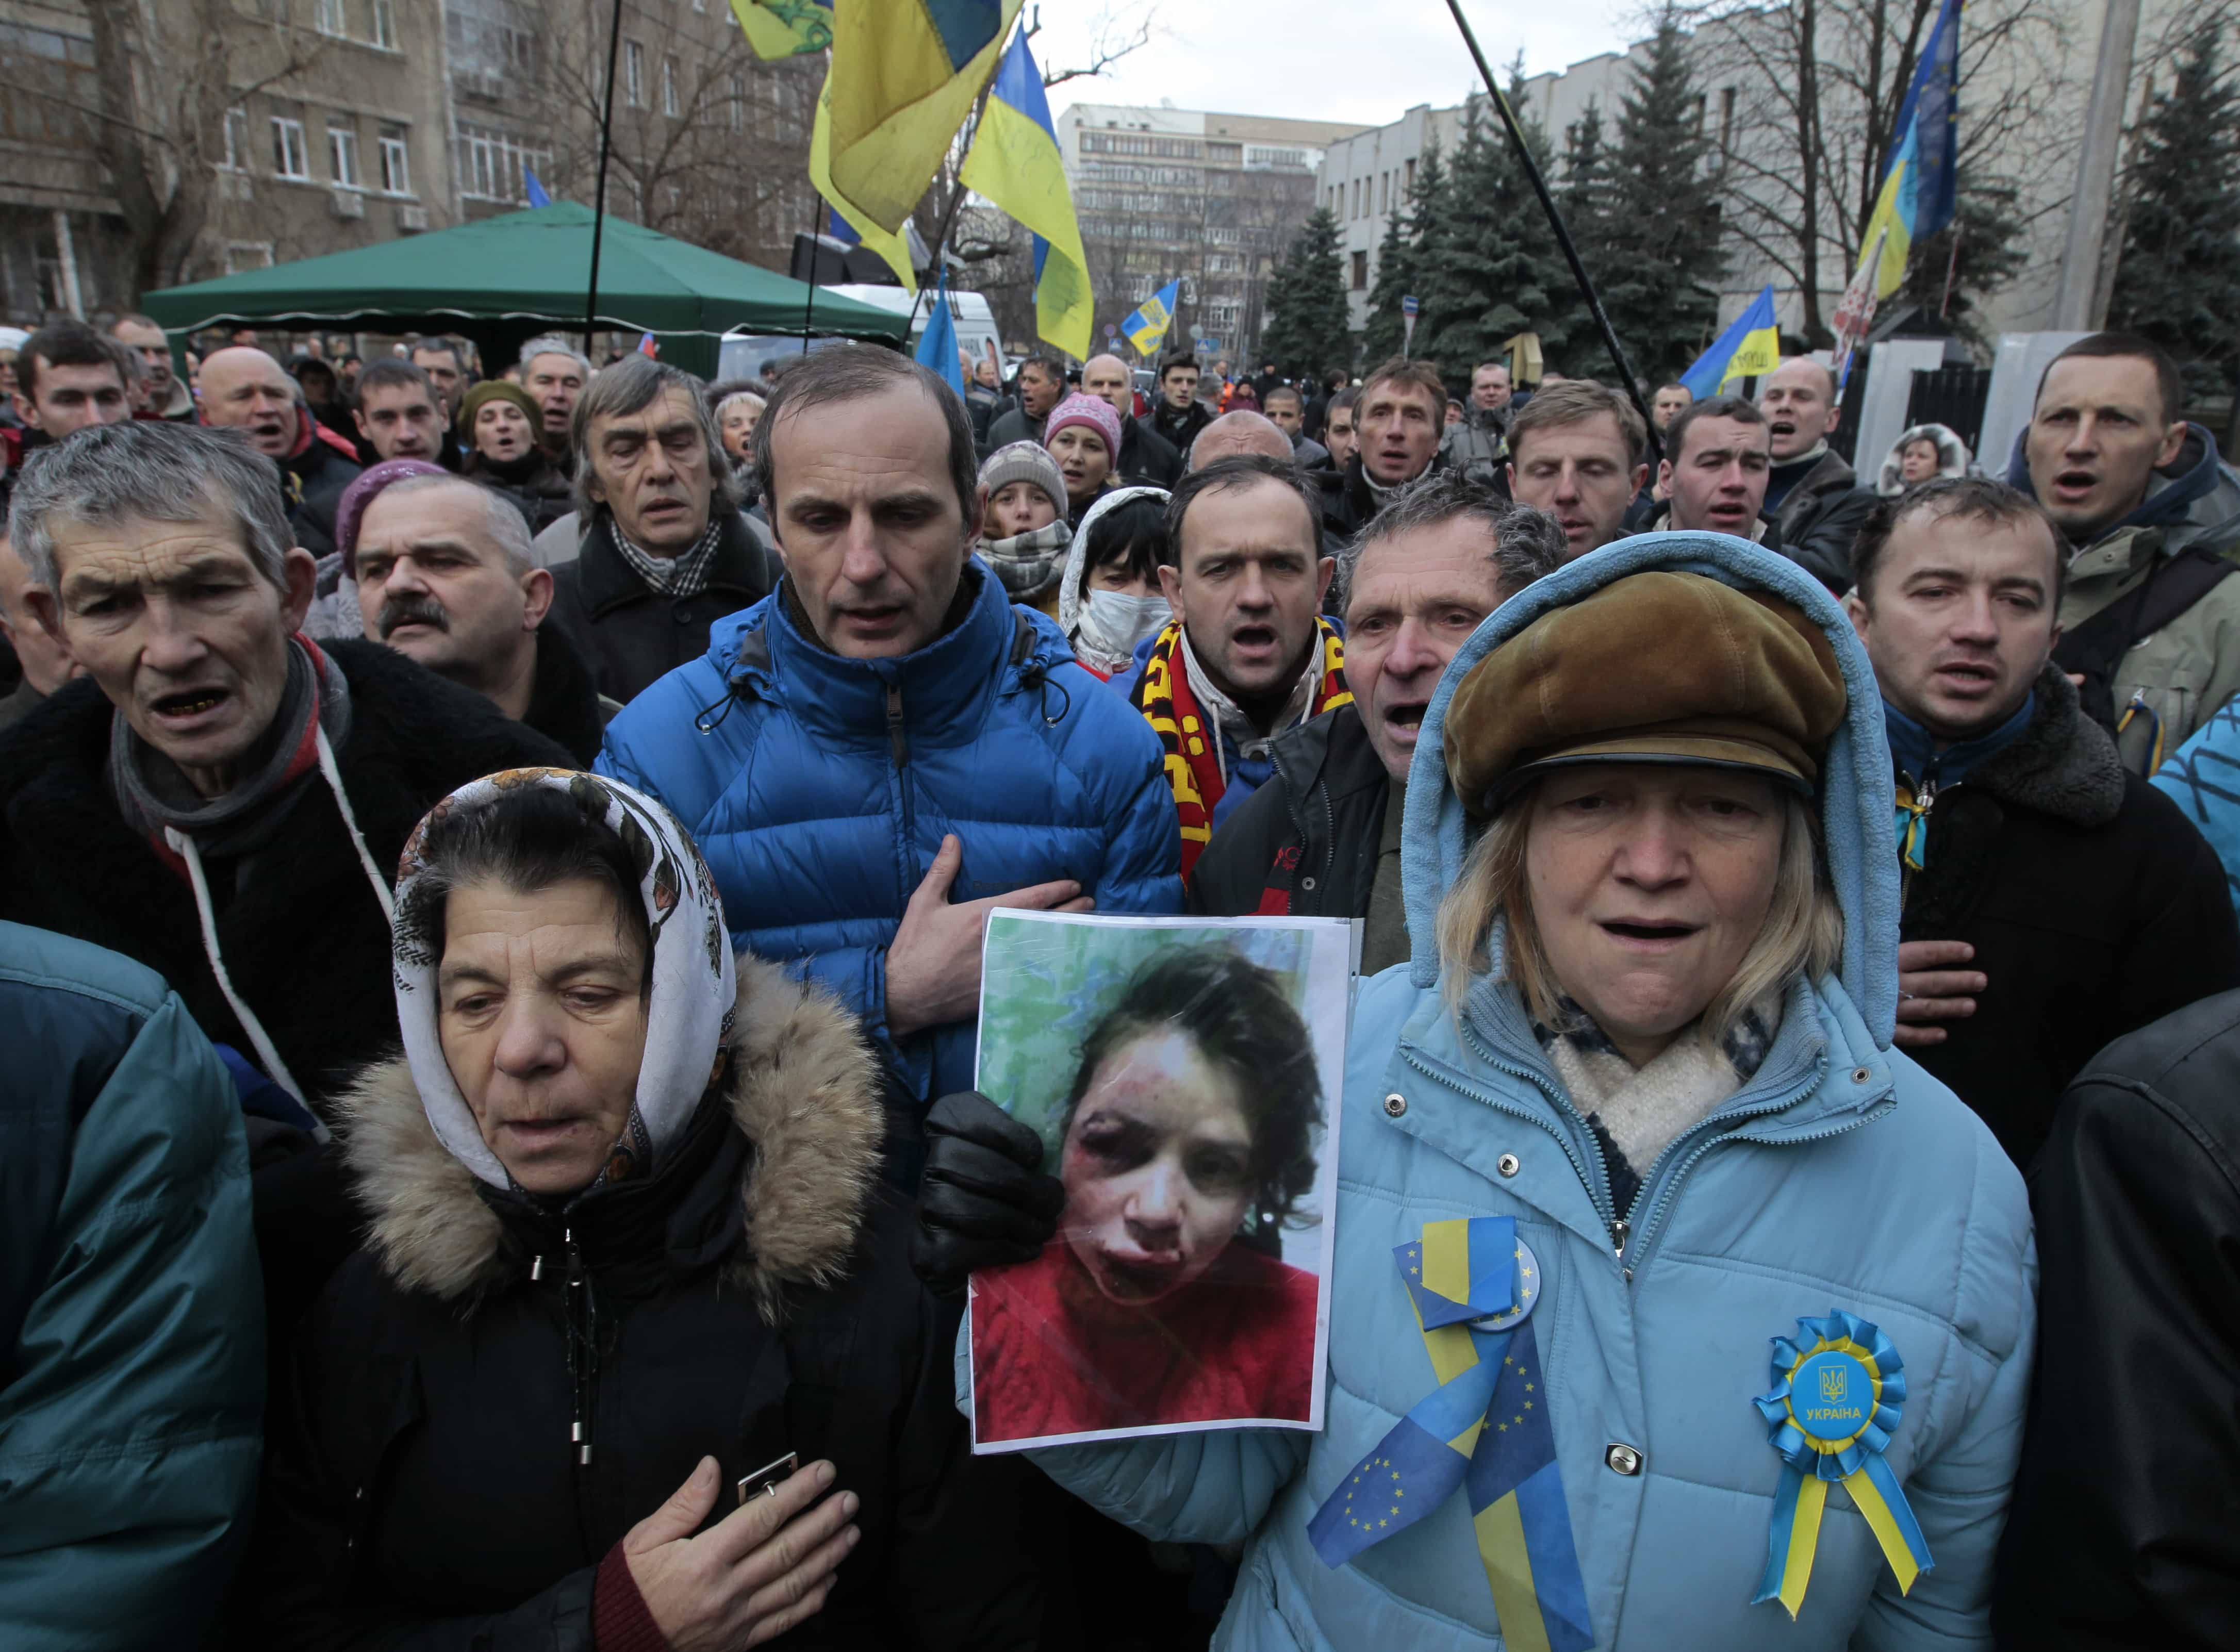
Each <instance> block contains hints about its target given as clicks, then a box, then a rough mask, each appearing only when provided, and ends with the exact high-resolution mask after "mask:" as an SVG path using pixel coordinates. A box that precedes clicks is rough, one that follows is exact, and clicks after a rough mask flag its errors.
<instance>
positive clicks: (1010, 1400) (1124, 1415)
mask: <svg viewBox="0 0 2240 1652" xmlns="http://www.w3.org/2000/svg"><path fill="white" fill-rule="evenodd" d="M1317 1284H1318V1281H1317V1279H1316V1277H1315V1276H1314V1275H1312V1274H1310V1273H1308V1272H1307V1271H1306V1270H1305V1269H1300V1268H1294V1267H1292V1266H1290V1264H1289V1263H1288V1262H1282V1261H1280V1260H1278V1259H1277V1258H1276V1257H1274V1256H1268V1255H1266V1254H1265V1253H1263V1252H1262V1251H1259V1250H1256V1249H1253V1248H1251V1247H1250V1246H1249V1245H1246V1244H1244V1243H1243V1242H1238V1241H1232V1242H1230V1246H1229V1248H1228V1249H1225V1250H1223V1252H1222V1253H1221V1255H1220V1256H1219V1257H1218V1258H1217V1259H1216V1260H1215V1262H1214V1263H1213V1265H1212V1266H1211V1267H1210V1268H1208V1269H1206V1270H1205V1272H1204V1273H1203V1274H1201V1275H1200V1276H1198V1277H1197V1279H1196V1280H1194V1281H1192V1282H1190V1284H1188V1285H1185V1286H1183V1288H1182V1289H1180V1290H1177V1291H1175V1292H1173V1293H1171V1294H1170V1295H1169V1296H1163V1297H1161V1298H1160V1299H1159V1300H1158V1301H1157V1302H1152V1303H1150V1304H1148V1305H1146V1306H1142V1307H1137V1306H1131V1305H1127V1304H1123V1303H1119V1302H1113V1301H1111V1300H1110V1298H1108V1297H1107V1296H1105V1295H1104V1294H1103V1291H1101V1290H1099V1289H1097V1282H1096V1281H1095V1280H1094V1279H1093V1278H1091V1277H1090V1274H1089V1272H1088V1270H1087V1269H1084V1268H1083V1266H1082V1265H1081V1262H1080V1261H1079V1259H1078V1258H1077V1257H1076V1256H1075V1255H1074V1254H1073V1247H1072V1246H1071V1245H1070V1244H1069V1243H1067V1242H1066V1241H1065V1240H1064V1239H1063V1237H1061V1238H1058V1239H1055V1240H1052V1241H1051V1242H1050V1244H1048V1245H1047V1246H1045V1247H1044V1248H1043V1254H1042V1255H1041V1256H1038V1257H1037V1258H1036V1259H1035V1260H1034V1261H1032V1262H1022V1263H1021V1264H1020V1265H1018V1266H1017V1267H1016V1268H999V1269H991V1270H990V1271H987V1272H983V1273H979V1274H975V1275H974V1276H973V1277H972V1370H973V1384H972V1399H973V1405H974V1409H975V1410H976V1412H977V1424H978V1427H977V1437H978V1439H979V1440H980V1442H982V1443H983V1444H986V1443H990V1442H997V1441H1003V1440H1026V1439H1034V1438H1037V1437H1040V1436H1044V1435H1052V1434H1080V1433H1086V1432H1090V1431H1092V1430H1098V1429H1141V1428H1153V1427H1157V1426H1160V1425H1162V1424H1169V1423H1176V1422H1218V1421H1222V1420H1223V1419H1228V1418H1237V1419H1243V1418H1250V1417H1264V1418H1269V1419H1271V1420H1273V1419H1282V1420H1288V1421H1293V1422H1305V1421H1306V1420H1307V1416H1308V1414H1309V1411H1310V1409H1311V1406H1312V1402H1313V1395H1314V1350H1315V1303H1316V1296H1317Z"/></svg>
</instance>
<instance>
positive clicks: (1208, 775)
mask: <svg viewBox="0 0 2240 1652" xmlns="http://www.w3.org/2000/svg"><path fill="white" fill-rule="evenodd" d="M1315 626H1316V629H1317V634H1318V635H1319V636H1321V638H1322V650H1323V666H1322V680H1321V681H1320V682H1319V683H1317V684H1316V685H1315V698H1314V703H1313V704H1312V705H1310V706H1309V707H1308V708H1307V716H1310V717H1317V716H1321V715H1322V714H1323V712H1325V711H1329V710H1331V709H1335V708H1337V707H1338V706H1342V705H1350V704H1351V703H1352V701H1353V695H1352V692H1351V691H1350V689H1347V687H1346V686H1345V641H1344V639H1343V637H1341V636H1339V635H1338V632H1337V627H1336V626H1334V625H1332V624H1331V623H1330V622H1329V621H1328V620H1326V619H1323V618H1321V617H1319V616H1317V619H1316V621H1315ZM1182 635H1183V628H1182V626H1181V624H1180V623H1177V622H1173V621H1170V622H1169V623H1168V624H1167V626H1166V628H1165V629H1163V630H1162V631H1161V632H1160V633H1159V636H1158V640H1157V642H1155V643H1152V644H1151V652H1150V656H1149V657H1148V658H1147V659H1145V661H1144V662H1143V677H1142V680H1141V681H1140V682H1139V683H1138V684H1137V696H1136V703H1137V707H1138V709H1141V710H1142V712H1143V717H1144V720H1145V721H1146V722H1148V723H1150V725H1151V732H1152V733H1154V734H1156V735H1157V736H1159V744H1160V746H1161V747H1162V748H1163V749H1164V750H1165V752H1166V756H1167V784H1168V786H1169V787H1170V788H1171V789H1173V791H1174V794H1175V813H1176V814H1177V816H1179V817H1180V818H1181V821H1182V831H1183V877H1185V878H1187V877H1189V876H1190V869H1191V868H1192V867H1194V866H1196V865H1197V857H1198V856H1200V855H1201V854H1203V853H1204V851H1205V846H1206V844H1208V843H1210V842H1211V841H1212V840H1213V810H1214V805H1216V804H1217V803H1220V801H1221V795H1222V793H1223V791H1224V790H1225V789H1227V784H1226V782H1224V781H1223V777H1222V772H1221V756H1220V753H1219V752H1217V750H1215V749H1214V742H1215V741H1217V740H1218V739H1220V737H1221V731H1220V730H1219V729H1216V728H1212V727H1210V726H1209V724H1208V723H1207V721H1206V718H1205V716H1204V714H1203V712H1202V711H1201V710H1200V709H1198V703H1197V696H1196V695H1194V694H1192V693H1191V692H1190V672H1189V670H1188V669H1186V668H1185V667H1184V665H1183V658H1182Z"/></svg>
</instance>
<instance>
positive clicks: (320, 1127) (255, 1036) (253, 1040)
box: [163, 826, 333, 1145]
mask: <svg viewBox="0 0 2240 1652" xmlns="http://www.w3.org/2000/svg"><path fill="white" fill-rule="evenodd" d="M163 841H164V842H165V843H169V844H170V846H171V852H172V853H173V854H174V855H177V856H178V857H179V858H180V859H181V860H183V861H184V862H185V863H187V882H188V883H191V884H193V885H194V889H195V916H197V917H198V918H200V919H201V920H202V925H203V956H204V957H206V958H208V959H209V960H210V973H211V974H213V975H215V976H217V989H218V990H219V991H220V992H222V993H223V994H224V995H225V1001H226V1003H228V1004H229V1005H230V1006H231V1007H232V1009H233V1018H234V1019H235V1020H236V1021H237V1022H239V1023H241V1029H242V1031H243V1032H245V1033H247V1034H248V1035H249V1042H250V1044H251V1045H253V1046H254V1047H255V1048H256V1050H257V1060H259V1061H261V1062H263V1063H264V1074H265V1076H266V1077H268V1078H270V1080H271V1081H272V1082H274V1083H276V1084H277V1085H279V1086H280V1088H281V1089H284V1090H286V1091H287V1092H288V1094H289V1095H290V1096H294V1097H295V1098H296V1100H297V1102H299V1103H302V1104H303V1107H304V1110H305V1111H307V1112H308V1111H310V1104H309V1103H308V1102H303V1086H302V1085H301V1084H298V1083H297V1082H296V1077H295V1075H294V1074H292V1073H290V1071H289V1070H288V1063H287V1062H283V1061H282V1060H281V1059H280V1052H279V1050H277V1049H275V1048H274V1047H273V1043H272V1040H271V1038H270V1036H268V1035H267V1034H266V1033H265V1030H264V1023H263V1022H261V1021H259V1020H257V1012H256V1011H255V1010H253V1009H250V1007H249V1004H248V1001H247V1000H245V999H244V998H243V997H242V996H241V994H240V993H238V992H237V991H236V990H235V989H234V985H233V977H232V976H230V975H228V974H227V973H226V972H225V959H224V958H223V956H221V955H220V954H219V952H218V949H217V914H216V913H215V912H213V911H212V910H211V909H210V880H209V879H208V878H206V877H204V876H203V857H202V852H201V851H200V850H199V849H197V848H196V847H195V840H194V839H193V838H191V837H190V836H187V835H186V833H184V832H183V831H178V830H177V829H173V828H171V827H169V826H166V827H165V828H163ZM311 1134H312V1135H313V1136H315V1137H316V1138H317V1140H318V1141H319V1142H320V1143H321V1144H322V1145H323V1144H324V1143H326V1142H329V1141H331V1140H332V1139H333V1133H332V1132H331V1131H330V1130H329V1129H327V1127H326V1125H325V1124H324V1123H323V1122H322V1121H321V1120H320V1118H319V1116H318V1115H317V1114H316V1113H313V1114H312V1115H311Z"/></svg>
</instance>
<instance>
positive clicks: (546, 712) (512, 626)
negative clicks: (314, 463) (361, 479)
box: [351, 476, 622, 765]
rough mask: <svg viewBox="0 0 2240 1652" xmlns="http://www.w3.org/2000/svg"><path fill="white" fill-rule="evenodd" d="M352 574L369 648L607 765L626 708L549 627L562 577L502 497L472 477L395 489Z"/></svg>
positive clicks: (369, 527)
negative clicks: (605, 745) (606, 737)
mask: <svg viewBox="0 0 2240 1652" xmlns="http://www.w3.org/2000/svg"><path fill="white" fill-rule="evenodd" d="M351 572H352V575H353V576H354V577H355V579H356V580H357V601H358V611H359V613H360V614H361V615H363V622H364V625H365V635H366V637H367V639H368V640H369V641H371V642H376V643H387V644H389V646H390V647H391V648H393V649H396V650H397V652H398V653H399V654H402V655H404V656H406V657H408V658H410V659H415V660H417V661H419V662H420V663H421V664H423V665H424V666H426V667H427V668H428V669H430V671H433V672H434V673H435V674H436V675H437V676H440V677H447V678H449V679H450V681H451V682H454V683H457V684H458V685H459V686H460V687H461V688H464V689H473V690H474V691H475V692H476V693H477V694H479V695H481V696H483V698H484V699H486V700H488V701H490V703H492V704H493V705H495V706H497V709H499V710H501V711H503V712H504V713H505V715H506V716H509V717H511V718H512V719H513V720H514V721H515V722H517V723H527V724H528V725H529V726H530V728H532V729H536V730H537V733H539V734H541V735H544V736H548V737H549V738H550V739H552V740H556V741H557V742H558V743H560V744H562V745H563V746H565V747H566V748H567V749H568V751H569V754H570V756H573V757H574V758H575V760H576V761H577V763H581V764H585V765H588V764H589V763H590V761H591V760H592V759H593V758H594V757H596V756H598V755H599V737H600V736H601V735H602V734H603V733H604V732H605V730H606V719H607V717H608V716H610V715H612V712H613V711H618V710H620V709H622V708H621V707H620V706H619V705H617V704H615V703H614V702H612V701H607V700H602V698H601V697H600V695H599V690H598V689H597V686H596V685H595V684H594V683H592V681H591V674H590V669H589V668H588V667H586V666H585V665H584V663H583V656H581V655H580V654H578V653H577V651H576V647H575V644H573V643H570V641H569V640H568V636H567V633H565V632H564V631H563V630H561V629H559V628H558V627H557V626H556V625H550V624H547V623H545V616H546V614H547V613H549V612H550V610H551V607H552V575H551V574H550V572H549V571H548V570H545V569H542V568H539V567H537V565H536V564H535V563H532V562H531V561H530V555H529V524H528V523H525V522H523V520H522V516H521V512H520V511H518V510H516V509H515V508H514V507H513V505H512V503H510V501H508V500H507V499H506V498H504V497H503V496H501V495H499V494H497V493H493V492H492V491H491V490H489V489H488V488H485V487H483V486H481V485H480V484H479V483H474V482H470V481H469V480H468V479H467V478H466V477H464V476H405V477H403V478H402V479H401V480H398V481H395V482H391V483H389V484H388V485H387V486H385V487H383V488H382V489H381V490H379V491H378V492H377V493H376V494H374V496H372V497H371V498H370V499H369V500H367V501H366V503H365V504H364V507H363V515H362V516H360V517H359V519H358V527H357V543H356V544H355V546H354V547H353V548H352V560H351Z"/></svg>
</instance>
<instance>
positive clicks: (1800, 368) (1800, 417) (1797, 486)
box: [1757, 356, 1876, 593]
mask: <svg viewBox="0 0 2240 1652" xmlns="http://www.w3.org/2000/svg"><path fill="white" fill-rule="evenodd" d="M1757 407H1758V411H1759V412H1761V413H1763V414H1764V415H1765V422H1766V424H1767V426H1768V428H1769V429H1770V430H1771V431H1772V433H1773V468H1772V469H1771V470H1769V471H1768V472H1766V483H1765V509H1766V513H1767V514H1768V515H1769V516H1771V517H1772V518H1773V519H1774V522H1775V523H1776V525H1777V526H1778V528H1779V529H1780V530H1781V543H1782V547H1783V550H1786V551H1787V552H1788V553H1789V555H1790V556H1792V557H1794V558H1796V560H1797V562H1799V563H1803V565H1804V566H1805V567H1807V568H1809V569H1810V570H1812V571H1813V573H1815V574H1816V575H1817V576H1819V577H1820V579H1821V580H1822V581H1823V583H1826V584H1827V586H1828V587H1829V589H1830V590H1834V591H1837V592H1838V593H1841V592H1843V591H1846V590H1850V588H1851V542H1852V541H1853V540H1854V539H1856V538H1857V537H1858V533H1859V524H1860V523H1863V522H1864V521H1865V520H1866V516H1867V512H1868V511H1870V510H1873V509H1874V506H1875V498H1876V494H1875V490H1873V489H1872V488H1862V487H1861V486H1859V479H1858V477H1857V476H1855V475H1854V474H1852V470H1851V467H1850V465H1849V464H1848V463H1845V462H1844V459H1843V455H1842V454H1840V453H1837V452H1835V451H1834V450H1831V449H1830V447H1829V445H1828V438H1829V436H1830V435H1831V434H1833V433H1834V431H1835V429H1836V426H1837V422H1838V420H1839V419H1840V418H1841V416H1842V413H1843V410H1842V409H1841V408H1839V407H1837V405H1836V376H1835V375H1834V374H1833V373H1831V372H1830V371H1829V370H1827V369H1826V368H1825V367H1823V366H1822V365H1821V364H1820V363H1818V362H1816V361H1814V360H1813V359H1812V358H1811V357H1810V356H1790V358H1789V359H1788V360H1786V361H1784V362H1783V363H1782V364H1781V365H1780V366H1779V367H1777V368H1776V369H1775V370H1773V371H1772V372H1770V373H1769V374H1767V375H1766V376H1765V377H1764V379H1763V380H1762V381H1761V382H1760V383H1759V384H1758V388H1757Z"/></svg>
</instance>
